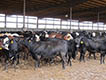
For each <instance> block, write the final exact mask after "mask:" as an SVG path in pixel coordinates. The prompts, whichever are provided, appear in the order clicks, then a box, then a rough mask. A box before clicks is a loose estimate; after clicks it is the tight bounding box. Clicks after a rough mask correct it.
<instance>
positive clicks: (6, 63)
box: [4, 55, 8, 72]
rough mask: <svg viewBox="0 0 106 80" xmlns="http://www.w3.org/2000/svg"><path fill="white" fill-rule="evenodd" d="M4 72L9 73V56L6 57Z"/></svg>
mask: <svg viewBox="0 0 106 80" xmlns="http://www.w3.org/2000/svg"><path fill="white" fill-rule="evenodd" d="M4 70H6V72H8V56H7V55H6V56H5V68H4Z"/></svg>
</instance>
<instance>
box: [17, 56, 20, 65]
mask: <svg viewBox="0 0 106 80" xmlns="http://www.w3.org/2000/svg"><path fill="white" fill-rule="evenodd" d="M16 59H17V63H16V65H18V64H19V63H20V62H19V55H17V57H16Z"/></svg>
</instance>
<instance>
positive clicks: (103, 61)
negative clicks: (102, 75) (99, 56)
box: [103, 53, 105, 64]
mask: <svg viewBox="0 0 106 80" xmlns="http://www.w3.org/2000/svg"><path fill="white" fill-rule="evenodd" d="M103 64H105V53H104V54H103Z"/></svg>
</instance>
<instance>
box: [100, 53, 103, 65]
mask: <svg viewBox="0 0 106 80" xmlns="http://www.w3.org/2000/svg"><path fill="white" fill-rule="evenodd" d="M102 58H103V54H102V53H101V55H100V64H102V60H103V59H102Z"/></svg>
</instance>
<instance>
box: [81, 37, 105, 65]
mask: <svg viewBox="0 0 106 80" xmlns="http://www.w3.org/2000/svg"><path fill="white" fill-rule="evenodd" d="M79 40H80V42H79V45H83V48H82V51H83V52H84V53H81V54H82V55H81V56H82V57H83V59H84V54H85V52H86V50H88V51H89V52H93V53H96V52H99V53H100V54H101V59H100V63H101V64H102V63H105V62H104V60H105V54H106V46H105V45H106V39H105V38H104V39H99V40H98V39H96V38H95V40H92V39H88V38H86V37H81V38H80V39H79Z"/></svg>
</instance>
